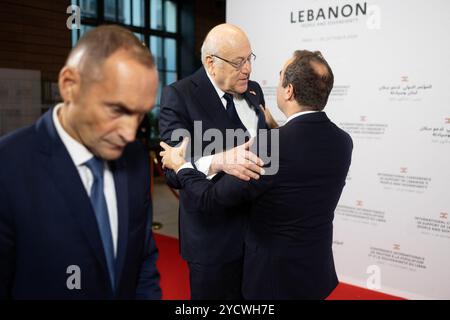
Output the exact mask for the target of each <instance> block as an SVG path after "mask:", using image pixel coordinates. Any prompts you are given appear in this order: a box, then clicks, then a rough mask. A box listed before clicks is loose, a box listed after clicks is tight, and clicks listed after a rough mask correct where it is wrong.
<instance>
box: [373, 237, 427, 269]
mask: <svg viewBox="0 0 450 320" xmlns="http://www.w3.org/2000/svg"><path fill="white" fill-rule="evenodd" d="M368 256H369V258H370V259H372V260H373V261H376V262H377V265H388V266H391V267H394V268H398V269H404V270H408V271H413V272H415V271H418V270H425V269H427V265H426V263H425V262H426V261H425V257H423V256H418V255H416V254H413V253H409V252H403V250H402V246H401V244H399V243H393V244H392V246H391V247H389V248H383V247H370V248H369V253H368Z"/></svg>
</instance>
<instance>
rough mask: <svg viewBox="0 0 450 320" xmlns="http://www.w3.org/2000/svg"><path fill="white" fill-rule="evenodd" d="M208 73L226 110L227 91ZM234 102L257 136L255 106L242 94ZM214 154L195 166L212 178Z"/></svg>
mask: <svg viewBox="0 0 450 320" xmlns="http://www.w3.org/2000/svg"><path fill="white" fill-rule="evenodd" d="M206 75H207V76H208V78H209V81H211V83H212V85H213V87H214V89H215V90H216V92H217V95H218V96H219V97H220V101H222V104H223V107H224V108H225V110H226V108H227V100H225V98H224V94H225V92H224V91H223V90H222V89H220V88H219V87H218V86H217V85H216V83H215V82H214V80H213V79H212V78H211V76H210V75H209V74H208V72H207V71H206ZM233 102H234V105H235V107H236V112H237V114H238V116H239V119H241V122H242V124H243V125H244V126H245V128H247V131H248V132H249V134H250V136H251V137H255V136H256V132H257V130H258V115H257V114H256V112H255V110H253V108H251V107H250V106H249V105H248V102H247V100H245V99H244V97H242V96H240V97H236V96H233ZM213 156H214V155H209V156H204V157H201V158H200V159H198V160H197V161H195V166H196V167H197V170H198V171H201V172H203V173H204V174H205V175H206V176H207V178H208V179H212V178H213V177H214V176H215V174H213V175H209V176H208V172H209V167H210V166H211V162H212V158H213ZM182 168H193V166H192V164H191V163H185V164H184V165H183V166H182ZM180 169H181V168H180Z"/></svg>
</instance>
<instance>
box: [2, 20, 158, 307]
mask: <svg viewBox="0 0 450 320" xmlns="http://www.w3.org/2000/svg"><path fill="white" fill-rule="evenodd" d="M157 86H158V74H157V71H156V68H155V64H154V61H153V58H152V56H151V54H150V52H149V50H148V49H147V48H145V47H144V46H143V45H142V44H141V43H140V42H139V40H138V39H137V38H136V37H135V36H134V35H133V33H131V32H130V31H128V30H126V29H123V28H120V27H116V26H102V27H98V28H95V29H93V30H91V31H89V32H88V33H86V34H85V35H84V36H83V37H82V38H81V39H80V40H79V42H78V44H77V45H76V47H75V48H74V49H73V50H72V51H71V53H70V55H69V57H68V59H67V62H66V65H65V66H64V67H63V68H62V70H61V72H60V74H59V90H60V93H61V96H62V98H63V100H64V102H63V103H61V104H58V105H57V106H55V107H54V108H52V109H51V110H49V111H48V112H47V113H45V114H44V115H43V116H42V117H41V118H40V119H39V120H38V121H37V122H36V124H34V125H32V126H30V127H27V128H23V129H20V130H18V131H16V132H13V133H12V134H10V135H8V136H5V137H3V138H2V139H0V163H1V165H0V299H135V298H140V299H141V298H142V299H160V297H161V290H160V286H159V274H158V271H157V269H156V259H157V250H156V247H155V244H154V241H153V237H152V233H151V223H152V204H151V199H150V192H149V188H150V172H149V163H148V156H147V154H146V153H145V149H144V147H143V146H142V145H141V144H140V143H138V142H134V139H135V135H136V129H137V128H138V125H139V123H140V121H141V120H142V118H143V116H144V115H145V114H146V113H147V112H148V111H150V109H151V108H152V106H153V104H154V102H155V98H156V91H157Z"/></svg>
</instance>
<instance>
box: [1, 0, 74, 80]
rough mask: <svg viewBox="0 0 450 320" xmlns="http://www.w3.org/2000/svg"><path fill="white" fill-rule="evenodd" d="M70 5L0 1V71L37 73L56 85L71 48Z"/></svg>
mask: <svg viewBox="0 0 450 320" xmlns="http://www.w3.org/2000/svg"><path fill="white" fill-rule="evenodd" d="M69 3H70V1H61V0H59V1H54V0H11V1H7V0H0V46H1V50H0V68H12V69H32V70H41V73H42V79H43V80H50V81H56V80H57V78H58V72H59V70H60V69H61V67H62V66H63V65H64V62H65V59H66V57H67V54H68V52H69V50H70V48H71V32H70V30H69V29H67V27H66V21H67V18H68V17H69V15H68V14H67V13H66V9H67V6H68V5H69Z"/></svg>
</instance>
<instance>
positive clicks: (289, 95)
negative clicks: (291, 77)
mask: <svg viewBox="0 0 450 320" xmlns="http://www.w3.org/2000/svg"><path fill="white" fill-rule="evenodd" d="M284 98H285V99H286V100H291V99H294V87H293V86H292V84H290V83H289V84H288V85H287V86H286V88H284Z"/></svg>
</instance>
